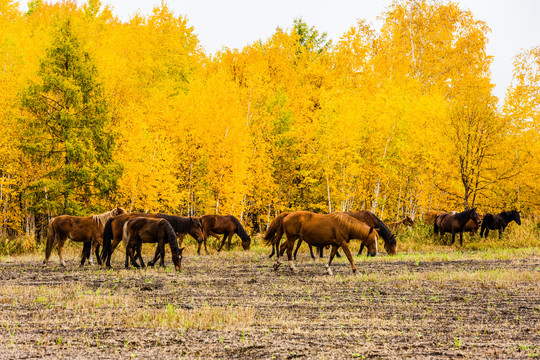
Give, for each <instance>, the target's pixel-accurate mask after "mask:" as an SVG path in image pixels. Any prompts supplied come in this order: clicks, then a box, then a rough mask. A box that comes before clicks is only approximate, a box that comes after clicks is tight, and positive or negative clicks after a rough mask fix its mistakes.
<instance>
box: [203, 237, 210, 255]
mask: <svg viewBox="0 0 540 360" xmlns="http://www.w3.org/2000/svg"><path fill="white" fill-rule="evenodd" d="M204 252H205V253H206V255H210V252H209V251H208V249H207V248H206V238H205V239H204Z"/></svg>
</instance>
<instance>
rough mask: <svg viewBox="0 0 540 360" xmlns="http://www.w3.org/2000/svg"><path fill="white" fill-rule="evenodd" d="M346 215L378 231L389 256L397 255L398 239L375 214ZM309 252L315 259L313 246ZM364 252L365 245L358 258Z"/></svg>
mask: <svg viewBox="0 0 540 360" xmlns="http://www.w3.org/2000/svg"><path fill="white" fill-rule="evenodd" d="M287 214H289V213H281V214H279V215H278V216H277V218H279V217H283V216H286V215H287ZM344 214H346V215H349V216H351V217H353V218H355V219H356V220H359V221H361V222H363V223H365V224H367V225H368V226H371V227H372V228H374V229H376V230H377V233H378V235H379V236H380V237H382V238H383V240H384V249H385V250H386V252H387V253H388V255H395V254H396V238H395V236H394V235H393V234H392V232H391V231H390V229H388V227H387V226H386V225H385V223H384V222H383V221H382V220H380V219H379V218H378V217H377V216H375V214H373V213H372V212H371V211H368V210H361V211H354V212H344ZM277 218H276V219H277ZM301 244H302V242H301V241H299V242H298V245H297V246H296V250H295V251H294V258H295V259H296V253H297V252H298V248H299V247H300V245H301ZM309 250H310V253H311V257H312V258H313V259H314V258H315V256H314V255H313V250H312V249H311V246H310V249H309ZM362 250H364V245H363V244H361V245H360V250H359V251H358V256H360V254H361V253H362ZM276 252H277V248H274V247H272V253H271V254H270V256H269V257H270V258H271V257H272V256H273V255H274V254H275V253H276ZM336 255H338V256H339V253H336ZM319 256H320V257H323V248H322V247H320V248H319Z"/></svg>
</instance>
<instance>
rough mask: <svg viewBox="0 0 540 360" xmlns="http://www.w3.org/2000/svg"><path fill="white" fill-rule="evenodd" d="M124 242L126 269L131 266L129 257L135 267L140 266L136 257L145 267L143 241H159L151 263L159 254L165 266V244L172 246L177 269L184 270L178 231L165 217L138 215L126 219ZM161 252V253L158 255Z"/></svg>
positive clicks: (173, 259)
mask: <svg viewBox="0 0 540 360" xmlns="http://www.w3.org/2000/svg"><path fill="white" fill-rule="evenodd" d="M122 242H123V244H124V246H125V248H126V269H127V268H129V259H130V258H131V263H132V264H133V266H135V267H137V268H138V267H139V265H138V264H137V260H136V258H137V257H138V258H139V260H140V261H141V266H142V267H145V265H144V260H143V258H142V254H141V253H142V243H143V242H145V243H156V242H157V243H158V245H157V247H156V254H155V255H154V260H153V261H152V262H150V263H148V264H149V265H153V264H155V263H156V261H157V259H158V256H160V257H161V263H160V264H161V266H162V267H165V244H166V243H168V244H169V247H170V248H171V254H172V261H173V263H174V267H175V268H176V270H177V271H180V270H182V251H183V250H184V248H181V249H179V248H178V243H177V241H176V233H175V232H174V230H173V228H172V226H171V224H170V223H169V222H168V221H167V220H165V219H157V218H146V217H136V218H133V219H131V220H128V221H126V223H125V224H124V228H123V235H122ZM158 254H159V255H158Z"/></svg>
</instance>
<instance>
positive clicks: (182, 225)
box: [157, 213, 191, 234]
mask: <svg viewBox="0 0 540 360" xmlns="http://www.w3.org/2000/svg"><path fill="white" fill-rule="evenodd" d="M157 216H158V217H159V218H161V219H165V220H167V221H168V222H169V224H170V225H171V226H172V228H173V229H174V231H176V233H178V234H185V233H187V232H189V228H190V227H191V220H190V219H189V218H185V217H182V216H176V215H166V214H161V213H160V214H157Z"/></svg>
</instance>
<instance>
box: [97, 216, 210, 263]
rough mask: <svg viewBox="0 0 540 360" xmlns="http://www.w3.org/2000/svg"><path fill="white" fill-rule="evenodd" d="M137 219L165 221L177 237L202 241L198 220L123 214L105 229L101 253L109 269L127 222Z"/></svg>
mask: <svg viewBox="0 0 540 360" xmlns="http://www.w3.org/2000/svg"><path fill="white" fill-rule="evenodd" d="M137 217H147V218H160V219H165V220H167V221H168V222H169V223H170V224H171V226H172V228H173V230H174V231H175V233H176V234H177V236H182V235H183V234H189V235H191V236H192V237H193V238H194V239H195V240H197V241H198V242H200V241H202V238H203V231H202V223H201V221H200V220H199V219H198V218H193V217H182V216H175V215H165V214H141V213H130V214H123V215H120V216H117V217H115V218H113V219H110V220H109V221H107V223H106V224H105V228H104V229H103V251H102V253H101V259H102V260H103V261H105V263H106V265H107V267H111V256H112V253H113V252H114V250H115V249H116V247H117V246H118V244H119V243H120V242H121V241H122V234H123V228H124V224H125V222H126V221H128V220H131V219H133V218H137Z"/></svg>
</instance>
